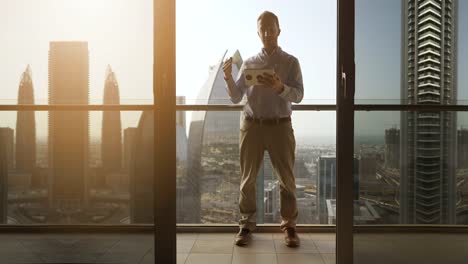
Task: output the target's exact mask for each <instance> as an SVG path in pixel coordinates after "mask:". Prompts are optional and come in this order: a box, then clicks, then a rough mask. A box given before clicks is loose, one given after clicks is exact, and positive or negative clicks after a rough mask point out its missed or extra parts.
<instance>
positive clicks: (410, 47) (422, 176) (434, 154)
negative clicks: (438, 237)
mask: <svg viewBox="0 0 468 264" xmlns="http://www.w3.org/2000/svg"><path fill="white" fill-rule="evenodd" d="M402 8H403V9H402V68H401V69H402V72H401V75H402V83H401V100H402V103H403V104H417V105H420V104H439V105H452V104H456V102H457V101H456V100H457V78H456V75H457V38H458V36H457V30H458V29H457V23H458V1H457V0H426V1H417V0H403V1H402ZM456 121H457V116H456V113H454V112H402V114H401V144H400V146H401V155H400V172H401V185H400V188H401V189H400V221H401V223H404V224H450V223H452V224H454V223H455V204H456V201H455V200H456V199H455V195H456V190H455V187H456V184H455V166H454V165H455V162H456V139H457V138H456V127H457V126H456Z"/></svg>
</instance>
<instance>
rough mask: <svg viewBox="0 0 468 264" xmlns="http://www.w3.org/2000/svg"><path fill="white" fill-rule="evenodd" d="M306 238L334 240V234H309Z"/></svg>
mask: <svg viewBox="0 0 468 264" xmlns="http://www.w3.org/2000/svg"><path fill="white" fill-rule="evenodd" d="M308 236H309V238H310V239H312V240H333V241H335V240H336V234H335V233H309V234H308Z"/></svg>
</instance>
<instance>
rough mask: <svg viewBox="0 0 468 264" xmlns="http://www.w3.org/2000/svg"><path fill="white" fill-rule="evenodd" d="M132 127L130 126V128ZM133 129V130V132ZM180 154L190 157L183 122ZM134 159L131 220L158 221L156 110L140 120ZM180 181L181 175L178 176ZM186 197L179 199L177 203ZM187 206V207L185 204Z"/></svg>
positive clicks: (179, 133) (183, 158) (181, 158)
mask: <svg viewBox="0 0 468 264" xmlns="http://www.w3.org/2000/svg"><path fill="white" fill-rule="evenodd" d="M128 131H132V130H128V129H126V132H128ZM130 133H133V132H130ZM176 133H177V135H176V140H177V149H176V158H177V160H178V161H183V162H186V160H187V135H186V133H185V129H183V128H182V126H180V125H177V127H176ZM133 144H134V149H133V151H132V153H133V158H131V159H130V175H129V177H130V221H131V223H139V224H142V223H144V224H150V223H153V222H154V221H153V220H154V214H153V212H154V210H153V209H154V208H153V204H154V193H153V190H154V177H155V175H154V112H153V111H144V112H143V113H142V115H141V118H140V121H139V122H138V128H137V130H136V131H135V138H134V141H133ZM177 181H179V179H177ZM181 201H182V200H180V199H179V200H177V203H178V204H177V207H178V208H182V206H181V205H180V204H179V203H180V202H181ZM184 208H185V207H184Z"/></svg>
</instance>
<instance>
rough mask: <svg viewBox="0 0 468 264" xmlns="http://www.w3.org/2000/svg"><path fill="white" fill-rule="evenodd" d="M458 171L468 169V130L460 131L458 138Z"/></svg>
mask: <svg viewBox="0 0 468 264" xmlns="http://www.w3.org/2000/svg"><path fill="white" fill-rule="evenodd" d="M457 147H458V150H457V158H458V166H457V168H458V169H467V168H468V129H460V130H458V138H457Z"/></svg>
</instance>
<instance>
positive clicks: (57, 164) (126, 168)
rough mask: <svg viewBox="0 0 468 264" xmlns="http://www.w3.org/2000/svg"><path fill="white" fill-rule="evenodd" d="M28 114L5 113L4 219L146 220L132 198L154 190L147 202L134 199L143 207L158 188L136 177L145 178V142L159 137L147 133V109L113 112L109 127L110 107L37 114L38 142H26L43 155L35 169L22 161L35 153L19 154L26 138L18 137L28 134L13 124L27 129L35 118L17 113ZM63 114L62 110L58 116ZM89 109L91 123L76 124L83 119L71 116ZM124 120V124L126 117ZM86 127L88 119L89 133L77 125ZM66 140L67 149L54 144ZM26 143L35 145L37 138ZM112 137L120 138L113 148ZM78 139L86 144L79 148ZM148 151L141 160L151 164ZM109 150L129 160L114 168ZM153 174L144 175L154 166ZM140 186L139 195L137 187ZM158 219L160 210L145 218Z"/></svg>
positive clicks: (0, 132) (1, 134)
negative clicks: (140, 163)
mask: <svg viewBox="0 0 468 264" xmlns="http://www.w3.org/2000/svg"><path fill="white" fill-rule="evenodd" d="M25 112H26V111H25ZM20 113H22V112H21V111H20V112H2V113H1V120H2V122H1V124H0V182H1V183H2V184H1V187H2V192H1V196H0V204H1V206H0V219H1V221H2V222H1V223H2V224H126V223H127V224H128V223H137V222H138V218H136V217H133V218H132V217H131V216H133V215H132V214H131V210H130V209H131V207H130V206H131V204H132V201H134V200H138V199H139V198H140V197H141V196H142V195H140V194H141V193H144V194H145V195H146V196H144V197H146V200H145V202H144V203H143V202H140V203H134V204H136V209H139V208H141V207H144V206H146V204H148V203H150V202H152V201H153V194H152V185H149V187H150V188H148V185H147V184H146V185H144V186H143V187H144V188H141V185H138V181H135V179H139V178H138V177H137V176H135V175H139V174H138V173H139V171H137V164H135V162H136V159H135V157H136V156H137V153H135V152H136V149H138V150H140V149H141V148H142V147H141V146H142V144H143V145H144V146H146V145H148V142H149V141H151V140H152V137H153V131H152V127H151V128H150V131H151V134H148V133H147V132H144V131H148V129H146V127H147V125H146V124H147V123H148V121H145V120H147V118H145V117H146V116H147V114H146V113H145V114H143V115H142V114H141V113H139V112H125V113H120V112H113V113H112V114H113V115H115V116H116V118H115V119H112V120H113V121H109V122H107V124H105V122H103V120H104V116H105V115H106V113H103V112H89V113H88V112H86V111H51V112H35V113H34V116H35V119H36V124H37V128H36V131H35V132H36V135H37V137H36V138H35V139H34V143H32V146H31V145H25V146H24V147H26V148H28V149H35V156H36V160H35V162H34V164H33V165H32V168H31V169H30V170H29V169H25V168H24V167H21V166H19V165H20V164H21V162H19V161H21V160H23V159H24V157H28V155H29V153H27V154H28V155H25V156H24V157H23V156H22V155H19V154H18V153H16V155H15V152H16V151H17V149H18V145H17V144H18V142H19V141H18V136H16V139H15V134H16V135H18V133H20V131H15V130H14V129H13V128H14V127H25V125H24V124H23V125H20V124H19V122H28V121H29V120H28V119H24V120H21V119H19V118H18V119H17V116H21V115H20ZM58 113H59V114H60V115H57V114H58ZM83 113H84V114H85V117H86V120H87V121H88V122H86V123H84V122H76V121H75V123H78V124H74V125H71V124H70V122H68V121H67V122H64V121H63V120H69V119H70V118H73V117H76V116H82V114H83ZM77 114H80V115H77ZM52 116H63V119H58V118H55V119H52ZM119 120H121V122H118V121H119ZM59 121H60V123H59V125H58V124H57V122H59ZM138 121H139V123H140V124H138ZM152 121H153V120H151V122H152ZM51 123H53V125H51ZM82 124H86V126H85V127H86V131H87V132H86V133H81V132H83V131H82V130H81V132H80V130H78V129H77V126H78V125H82ZM106 125H107V126H109V127H108V128H106V129H105V128H104V127H105V126H106ZM54 126H55V127H54ZM65 126H66V127H65ZM88 126H89V127H88ZM70 129H71V130H72V131H70ZM122 129H123V131H124V136H123V142H122V140H121V139H119V140H115V138H121V136H120V137H119V135H121V134H122ZM64 132H66V133H64ZM20 134H21V133H20ZM106 137H108V139H106ZM148 137H151V138H148ZM59 139H60V140H62V141H63V143H62V144H60V145H59V146H60V147H57V146H55V147H54V146H52V144H53V142H57V140H59ZM24 140H25V141H28V142H29V141H30V140H31V139H29V138H26V139H24ZM106 140H107V141H109V140H113V141H115V142H113V143H114V144H113V145H112V147H110V146H108V147H105V146H104V142H106ZM83 141H84V143H83ZM78 143H80V145H79V146H77V145H74V144H78ZM81 143H83V144H81ZM150 146H151V145H150ZM144 151H145V149H143V150H140V152H139V155H140V157H141V155H145V156H144V157H145V159H144V160H145V161H149V162H150V163H151V162H152V160H149V159H148V157H149V156H148V153H146V152H144ZM151 151H152V150H150V152H151ZM106 152H113V155H115V156H116V157H124V158H123V159H121V161H119V160H118V159H116V160H114V161H115V162H113V163H111V164H113V166H105V163H104V159H105V156H106V154H105V153H106ZM107 155H109V153H108V154H107ZM81 157H82V158H81ZM148 173H149V174H148ZM148 173H146V172H145V173H144V178H145V179H147V180H148V179H149V180H151V179H152V178H153V175H152V174H151V173H152V171H150V170H148ZM140 182H141V181H140ZM85 183H86V184H85ZM54 190H56V191H55V192H54ZM133 190H136V192H135V191H134V192H132V191H133ZM147 192H150V193H147ZM139 201H141V200H139ZM85 202H87V203H85ZM149 206H151V205H149ZM143 209H145V208H143ZM146 211H147V210H146ZM151 212H152V210H151ZM145 214H147V212H145ZM151 217H152V215H151V216H150V221H147V222H145V223H152V218H151Z"/></svg>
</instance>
